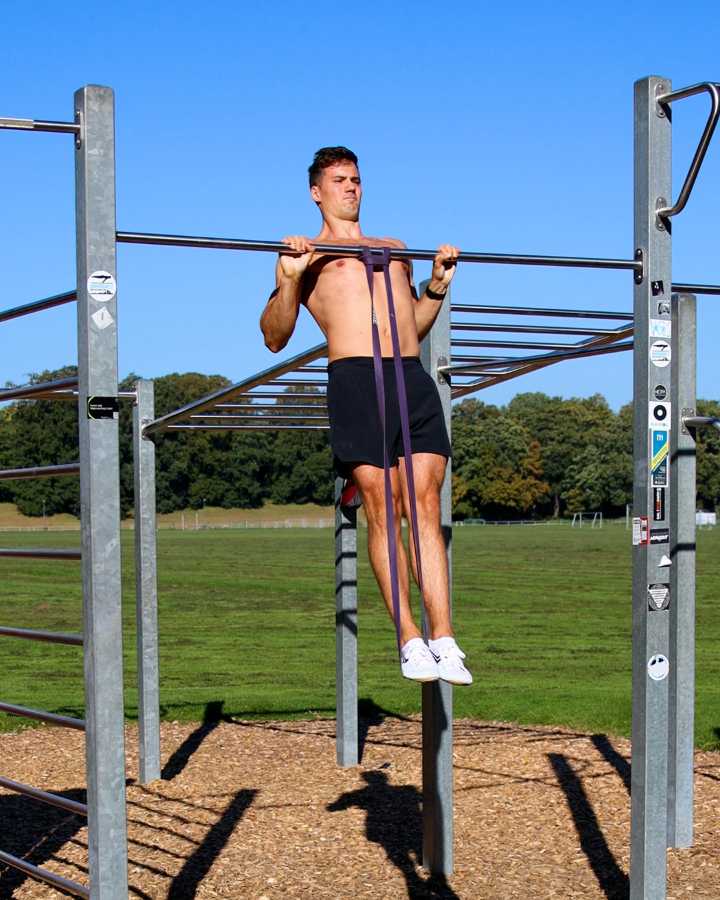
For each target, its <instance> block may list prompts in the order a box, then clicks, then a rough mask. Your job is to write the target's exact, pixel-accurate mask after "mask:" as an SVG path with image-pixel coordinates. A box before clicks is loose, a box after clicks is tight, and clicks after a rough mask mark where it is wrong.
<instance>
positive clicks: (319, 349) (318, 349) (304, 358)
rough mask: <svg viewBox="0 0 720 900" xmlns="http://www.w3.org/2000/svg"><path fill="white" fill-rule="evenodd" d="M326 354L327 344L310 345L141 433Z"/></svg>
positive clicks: (233, 395)
mask: <svg viewBox="0 0 720 900" xmlns="http://www.w3.org/2000/svg"><path fill="white" fill-rule="evenodd" d="M326 355H327V344H317V345H316V346H315V347H311V348H310V349H309V350H306V351H305V352H304V353H299V354H298V355H297V356H293V357H291V358H290V359H287V360H285V361H284V362H281V363H279V364H277V365H275V366H271V367H270V368H269V369H265V370H264V371H263V372H258V373H257V374H256V375H251V376H250V378H246V379H245V380H244V381H240V382H238V383H237V384H233V385H231V386H230V387H226V388H220V390H218V391H213V392H212V393H211V394H207V395H206V396H204V397H200V398H199V399H198V400H194V401H193V402H192V403H187V404H185V406H181V407H180V408H179V409H176V410H174V411H173V412H170V413H167V414H166V415H164V416H161V417H160V418H159V419H155V421H154V422H151V423H150V424H149V425H148V426H146V427H145V428H144V429H143V434H145V435H151V434H154V433H155V432H156V431H162V430H163V429H165V428H167V427H168V425H171V424H173V423H175V422H179V421H182V420H183V419H186V418H187V417H188V415H189V414H190V413H200V412H205V411H206V410H209V409H213V408H214V407H215V406H216V404H217V403H218V402H219V401H222V400H231V399H234V398H236V397H240V396H245V395H246V394H248V392H249V391H251V390H252V389H253V388H256V387H261V386H262V385H267V384H269V383H272V384H273V385H274V384H275V381H274V380H272V379H276V378H278V377H279V376H281V375H284V374H286V373H287V372H292V370H293V369H295V368H297V366H302V365H305V363H309V362H313V361H314V360H316V359H320V358H321V357H324V356H326ZM281 385H282V382H281ZM283 386H284V385H283Z"/></svg>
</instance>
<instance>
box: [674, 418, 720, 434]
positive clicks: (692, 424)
mask: <svg viewBox="0 0 720 900" xmlns="http://www.w3.org/2000/svg"><path fill="white" fill-rule="evenodd" d="M682 423H683V425H684V426H685V427H686V428H707V427H710V428H717V429H718V431H720V419H718V418H716V417H715V416H685V417H684V418H683V420H682Z"/></svg>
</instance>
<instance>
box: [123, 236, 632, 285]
mask: <svg viewBox="0 0 720 900" xmlns="http://www.w3.org/2000/svg"><path fill="white" fill-rule="evenodd" d="M117 240H118V242H119V243H121V244H153V245H157V246H161V247H200V248H205V249H209V250H259V251H261V252H268V253H281V252H282V251H288V250H291V248H290V247H289V246H288V245H287V244H283V243H282V242H281V241H249V240H241V239H239V238H213V237H197V236H192V235H182V234H142V233H140V232H136V231H118V233H117ZM313 248H314V249H315V250H316V251H317V252H318V253H325V254H327V255H330V256H360V254H361V253H363V251H365V250H367V249H368V248H367V247H361V246H358V245H348V246H342V245H337V244H315V243H313ZM436 255H437V251H436V250H411V249H410V248H401V247H392V248H390V256H391V258H392V259H424V260H433V259H435V256H436ZM458 260H459V262H473V263H497V264H501V265H502V264H507V265H512V266H567V267H571V268H579V269H630V270H631V271H633V272H637V273H639V274H640V275H642V269H643V264H642V260H639V259H601V258H595V257H589V256H588V257H585V256H535V255H526V254H517V253H461V254H460V255H459V256H458Z"/></svg>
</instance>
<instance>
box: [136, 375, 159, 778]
mask: <svg viewBox="0 0 720 900" xmlns="http://www.w3.org/2000/svg"><path fill="white" fill-rule="evenodd" d="M135 391H136V396H137V399H136V401H135V406H134V408H133V460H134V476H135V602H136V621H137V670H138V731H139V733H138V744H139V750H138V756H139V760H138V762H139V780H140V783H141V784H147V783H148V782H149V781H155V779H157V778H159V777H160V687H159V680H160V676H159V667H158V619H157V532H156V521H155V444H154V442H153V440H152V438H149V437H145V436H144V435H143V428H144V427H145V426H146V425H148V424H149V423H150V422H152V421H153V419H154V418H155V386H154V383H153V382H152V381H146V380H140V381H137V382H136V383H135Z"/></svg>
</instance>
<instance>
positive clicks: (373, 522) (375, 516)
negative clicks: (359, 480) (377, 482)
mask: <svg viewBox="0 0 720 900" xmlns="http://www.w3.org/2000/svg"><path fill="white" fill-rule="evenodd" d="M362 498H363V506H364V508H365V516H366V517H367V522H368V528H371V529H379V530H381V531H385V530H386V527H387V517H386V508H385V491H384V490H379V491H373V492H371V493H370V494H368V493H364V494H363V495H362ZM392 509H393V513H394V516H395V528H396V529H399V528H400V523H401V517H402V514H403V505H402V498H401V496H400V492H399V491H397V492H395V491H393V496H392Z"/></svg>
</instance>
